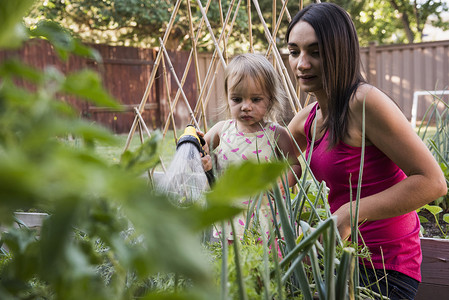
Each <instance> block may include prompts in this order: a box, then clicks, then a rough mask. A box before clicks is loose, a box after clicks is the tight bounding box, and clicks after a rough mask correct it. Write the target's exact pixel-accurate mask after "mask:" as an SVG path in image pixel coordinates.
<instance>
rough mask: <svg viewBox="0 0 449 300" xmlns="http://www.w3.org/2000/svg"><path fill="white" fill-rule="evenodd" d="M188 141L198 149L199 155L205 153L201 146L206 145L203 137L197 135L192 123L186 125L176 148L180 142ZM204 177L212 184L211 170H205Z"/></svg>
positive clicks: (213, 178) (177, 147)
mask: <svg viewBox="0 0 449 300" xmlns="http://www.w3.org/2000/svg"><path fill="white" fill-rule="evenodd" d="M186 143H190V144H192V145H195V147H196V149H197V150H198V152H199V153H201V155H205V154H206V153H205V152H204V149H203V146H204V145H206V141H205V140H204V138H203V137H201V136H199V135H198V134H197V133H196V128H195V126H193V125H187V127H186V129H185V130H184V133H183V134H182V135H181V136H180V137H179V139H178V142H177V143H176V150H178V149H179V146H180V145H182V144H186ZM206 177H207V181H208V182H209V185H210V186H212V184H213V183H214V181H215V177H214V174H213V171H212V170H209V171H206Z"/></svg>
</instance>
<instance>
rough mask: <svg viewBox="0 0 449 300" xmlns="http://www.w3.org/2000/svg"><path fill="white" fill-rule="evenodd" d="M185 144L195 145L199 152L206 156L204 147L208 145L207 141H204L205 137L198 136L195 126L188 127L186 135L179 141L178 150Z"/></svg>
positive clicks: (185, 131)
mask: <svg viewBox="0 0 449 300" xmlns="http://www.w3.org/2000/svg"><path fill="white" fill-rule="evenodd" d="M184 143H191V144H193V145H195V147H196V148H197V149H198V151H199V152H200V153H201V154H203V155H204V150H203V146H204V145H205V144H206V141H205V140H204V139H203V137H200V136H198V134H197V133H196V128H195V126H193V125H187V127H186V129H185V130H184V133H183V134H182V135H181V136H180V137H179V139H178V142H177V144H176V149H178V148H179V146H180V145H181V144H184Z"/></svg>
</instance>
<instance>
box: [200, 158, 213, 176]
mask: <svg viewBox="0 0 449 300" xmlns="http://www.w3.org/2000/svg"><path fill="white" fill-rule="evenodd" d="M201 162H202V163H203V169H204V172H207V171H209V170H212V159H211V157H210V155H209V154H206V155H204V156H203V157H201Z"/></svg>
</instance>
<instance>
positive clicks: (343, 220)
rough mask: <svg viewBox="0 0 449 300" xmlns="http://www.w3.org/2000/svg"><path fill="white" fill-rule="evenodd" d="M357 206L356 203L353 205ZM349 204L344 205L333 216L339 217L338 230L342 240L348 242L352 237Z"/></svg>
mask: <svg viewBox="0 0 449 300" xmlns="http://www.w3.org/2000/svg"><path fill="white" fill-rule="evenodd" d="M353 205H355V203H353ZM349 208H350V206H349V203H346V204H344V205H342V206H341V207H340V208H339V209H337V210H336V211H335V212H334V213H333V214H332V215H333V216H336V217H337V229H338V232H339V233H340V237H341V239H342V240H347V239H348V238H349V236H350V235H351V218H350V213H349Z"/></svg>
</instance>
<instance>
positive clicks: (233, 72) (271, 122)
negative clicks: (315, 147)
mask: <svg viewBox="0 0 449 300" xmlns="http://www.w3.org/2000/svg"><path fill="white" fill-rule="evenodd" d="M224 88H225V94H226V99H227V104H228V108H229V113H230V117H231V118H230V119H228V120H225V121H221V122H219V123H217V124H215V125H214V126H213V127H212V128H211V129H210V130H209V131H208V132H207V133H206V134H205V136H204V139H205V140H206V142H207V144H208V145H209V146H210V148H211V149H212V153H213V155H214V156H215V160H214V161H215V162H216V164H217V170H218V172H219V173H220V172H222V171H223V170H225V169H226V168H227V166H229V165H230V164H239V163H241V162H243V161H245V160H254V161H260V162H265V161H270V160H273V159H276V158H279V157H282V156H281V153H280V152H282V153H283V155H285V157H287V158H288V159H289V162H290V164H291V167H292V170H293V171H294V172H295V173H296V176H297V177H298V178H299V177H300V176H301V165H300V164H299V162H298V160H297V158H296V157H295V156H294V153H295V150H294V146H293V143H292V140H291V138H290V135H289V133H288V131H287V130H286V129H285V128H283V127H281V126H280V125H279V124H278V123H276V120H277V118H279V117H281V116H282V112H283V107H284V106H286V104H287V103H286V101H287V97H286V95H285V92H284V91H283V89H282V85H281V80H280V77H279V75H278V74H277V73H276V70H275V69H274V68H273V66H272V65H271V63H270V62H269V61H268V60H267V59H266V58H265V57H264V56H262V55H258V54H242V55H238V56H236V57H235V58H234V59H233V60H232V61H231V62H230V63H229V64H228V66H227V68H226V71H225V81H224ZM273 149H275V152H274V153H273ZM210 167H211V165H210V164H209V168H210ZM205 169H206V170H207V167H206V168H205ZM254 176H257V174H254ZM288 182H289V186H293V185H294V184H295V183H296V180H295V177H294V175H293V174H291V172H289V174H288ZM242 184H244V183H242ZM239 205H241V206H242V207H243V208H246V207H248V199H246V201H245V200H243V201H242V202H241V203H239ZM269 220H271V211H270V208H269V206H268V202H267V199H265V200H264V201H263V203H262V205H261V209H260V211H259V222H260V225H261V228H262V230H264V231H265V232H266V231H267V230H268V224H267V222H268V221H269ZM233 221H234V225H235V229H236V232H233V231H232V229H231V226H229V225H230V224H228V226H227V228H226V238H227V239H228V240H233V239H234V238H236V237H238V238H242V236H243V234H244V228H245V222H246V214H245V213H244V214H242V215H240V216H238V217H235V218H234V220H233ZM220 231H221V230H218V231H216V232H214V237H215V238H218V237H219V235H220V234H221V232H220Z"/></svg>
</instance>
